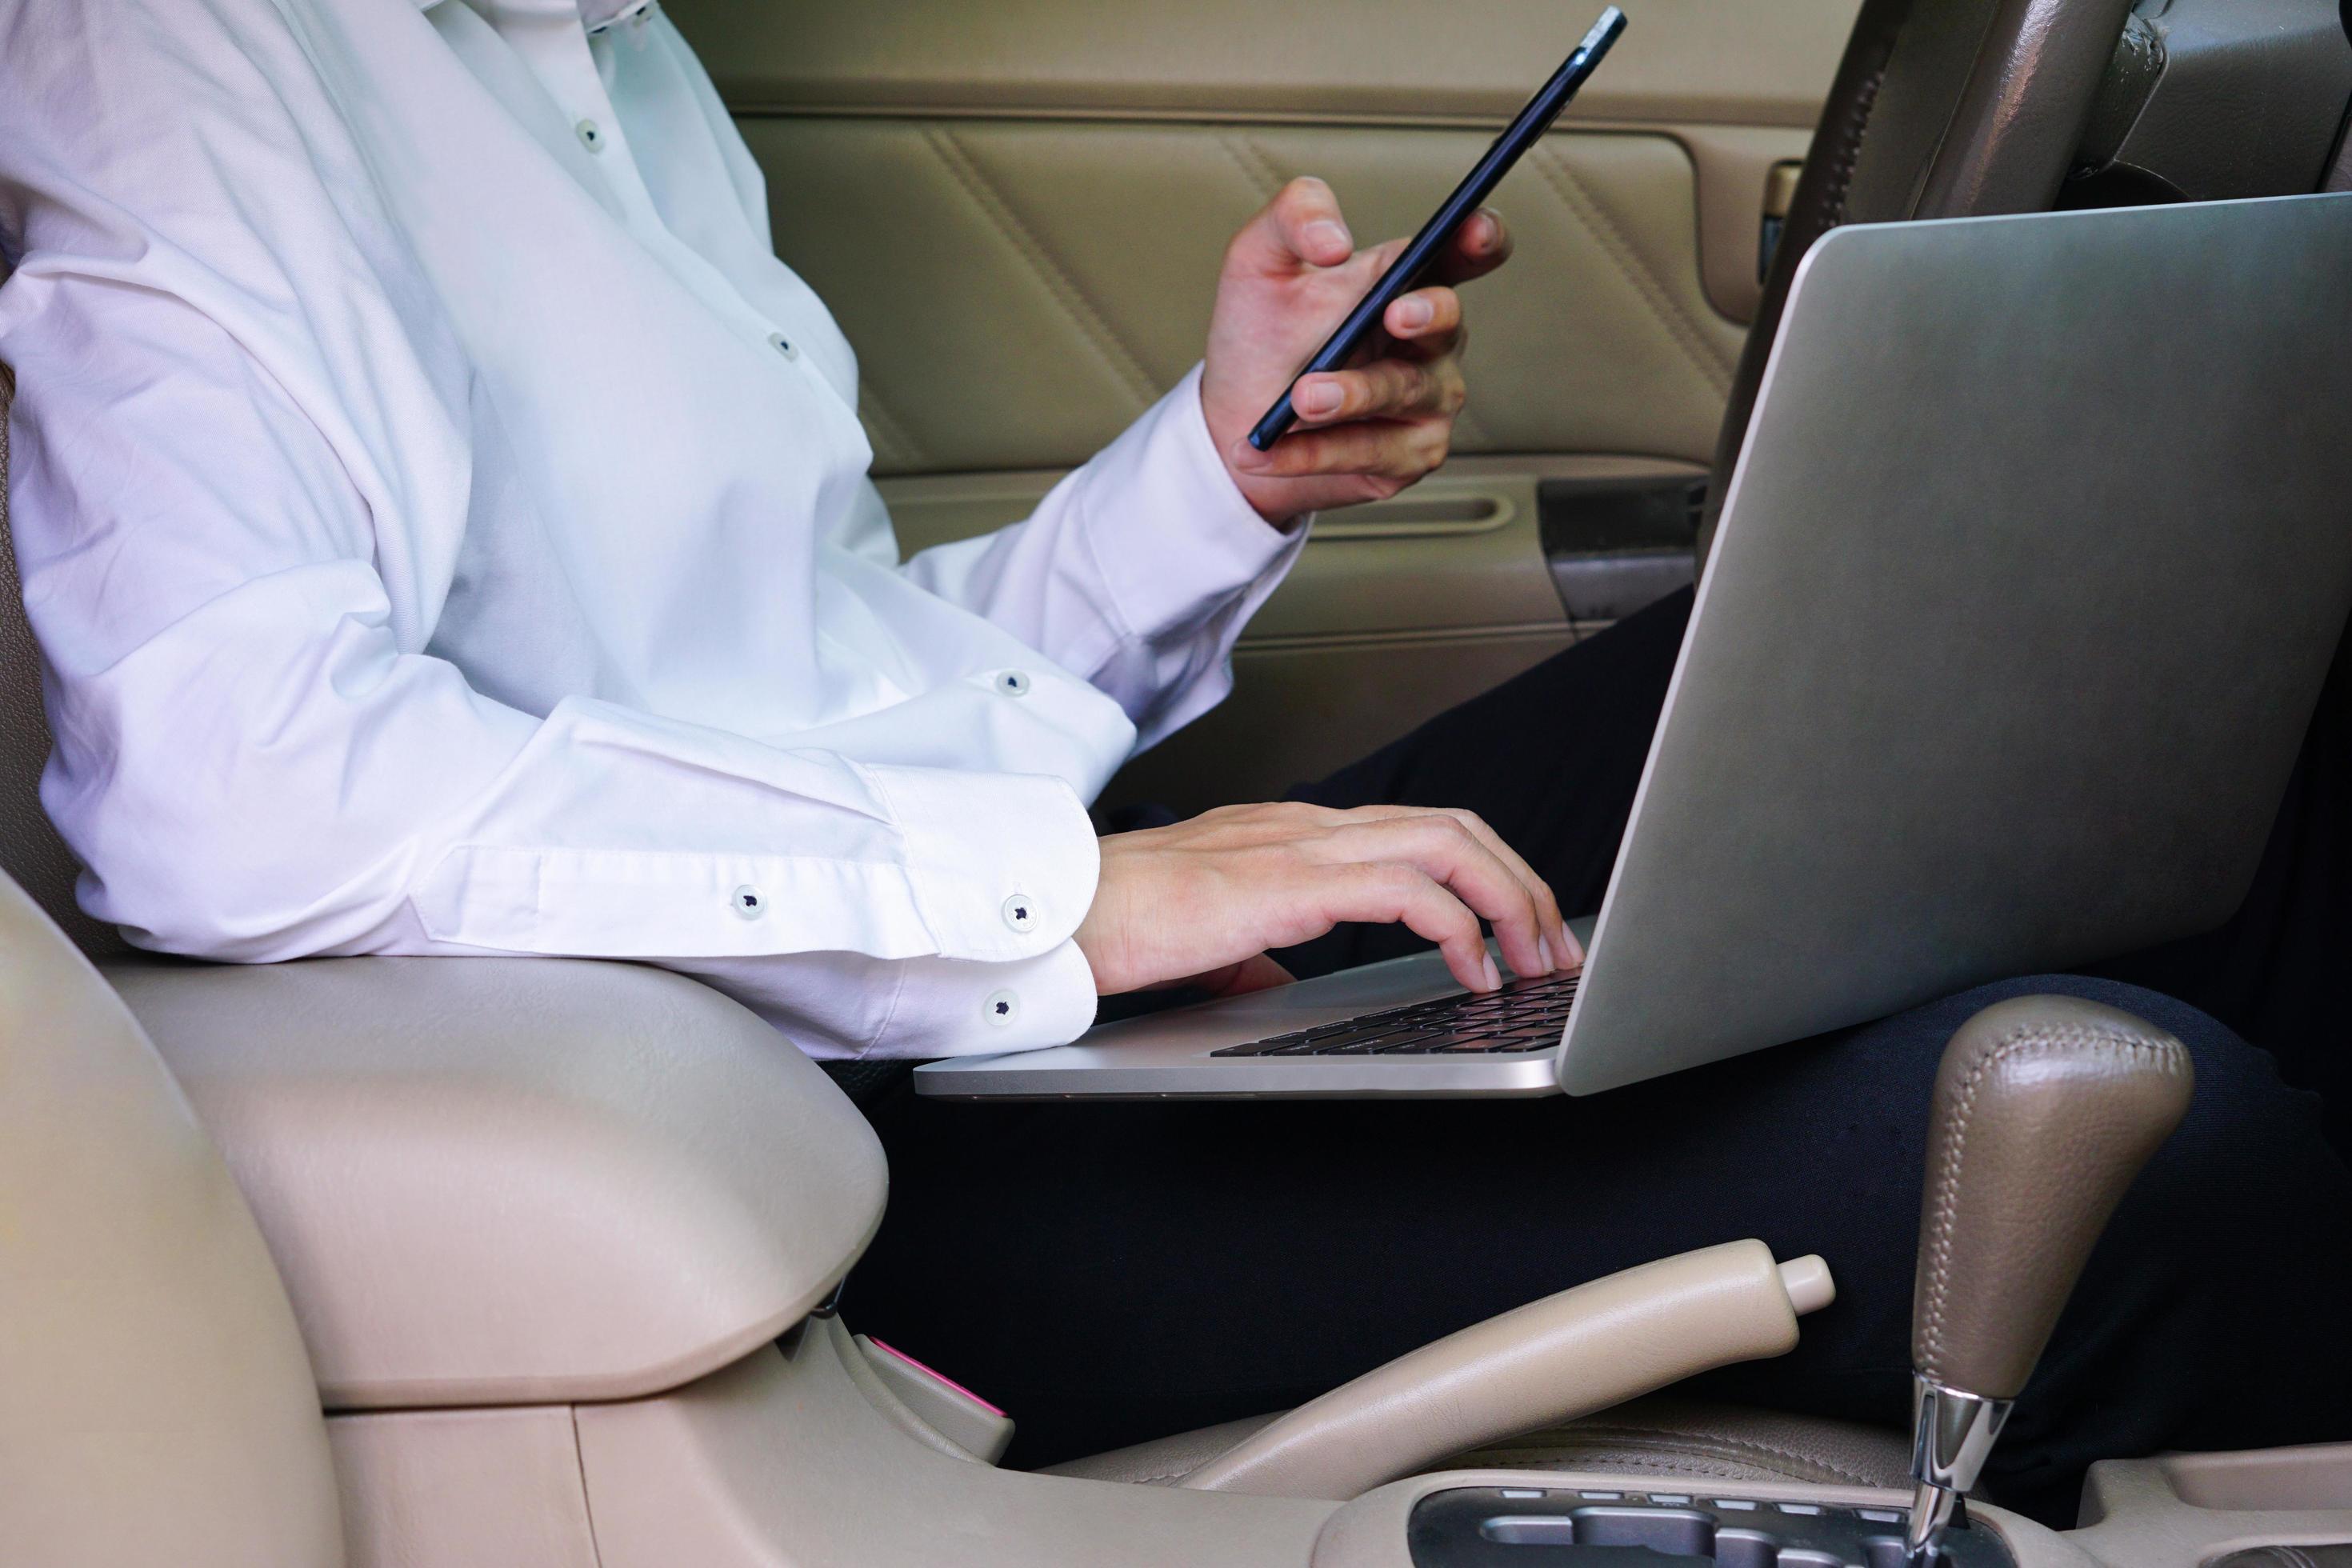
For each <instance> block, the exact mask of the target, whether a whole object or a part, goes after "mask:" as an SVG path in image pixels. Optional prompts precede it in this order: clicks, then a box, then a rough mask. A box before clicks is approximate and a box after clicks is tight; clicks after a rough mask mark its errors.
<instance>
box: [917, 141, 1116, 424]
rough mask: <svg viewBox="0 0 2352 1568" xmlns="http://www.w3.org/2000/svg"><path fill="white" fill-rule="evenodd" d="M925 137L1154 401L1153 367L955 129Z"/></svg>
mask: <svg viewBox="0 0 2352 1568" xmlns="http://www.w3.org/2000/svg"><path fill="white" fill-rule="evenodd" d="M924 140H925V141H926V142H929V145H930V148H931V151H932V152H933V153H936V154H937V155H938V157H939V160H940V163H943V164H945V165H946V166H947V170H948V173H949V174H951V175H953V176H954V177H955V181H956V183H957V184H960V185H961V186H962V187H963V190H964V194H965V195H969V196H970V197H971V199H972V202H973V205H977V206H978V207H979V208H980V210H981V212H982V215H983V216H985V217H987V219H988V220H989V222H990V223H992V224H993V225H994V226H995V227H996V231H997V233H998V234H1000V235H1002V236H1003V237H1004V239H1005V240H1006V241H1008V242H1009V243H1010V244H1011V245H1012V246H1013V249H1014V250H1015V251H1016V252H1018V253H1019V254H1020V256H1021V257H1022V258H1023V259H1024V260H1025V261H1027V262H1028V263H1029V266H1030V268H1032V269H1033V270H1034V272H1035V273H1036V274H1037V277H1038V280H1039V281H1041V282H1043V283H1044V284H1045V289H1046V292H1047V293H1048V294H1050V295H1052V296H1053V299H1054V301H1055V303H1056V304H1058V305H1060V306H1061V308H1062V310H1063V313H1064V314H1066V315H1067V316H1068V317H1069V318H1070V321H1071V323H1072V324H1073V325H1075V326H1076V328H1077V329H1078V335H1079V336H1080V338H1082V339H1083V340H1084V341H1085V342H1086V343H1087V346H1088V347H1090V348H1092V349H1093V350H1094V351H1095V353H1096V354H1097V356H1098V357H1099V358H1100V359H1101V360H1102V362H1103V363H1104V364H1105V365H1106V366H1108V368H1109V370H1110V371H1111V373H1112V374H1114V375H1116V376H1118V378H1119V379H1120V380H1122V381H1124V382H1125V383H1126V384H1127V385H1128V389H1129V391H1131V392H1133V393H1134V394H1135V395H1137V397H1138V398H1139V401H1140V406H1141V407H1149V406H1150V405H1151V402H1152V399H1154V398H1155V397H1157V396H1158V395H1159V390H1158V384H1157V383H1156V382H1155V381H1154V380H1153V378H1152V375H1151V373H1150V371H1148V370H1146V369H1145V368H1144V365H1143V362H1142V360H1141V359H1140V358H1139V357H1138V356H1137V354H1136V353H1135V351H1134V350H1133V349H1131V348H1129V346H1128V345H1127V344H1126V343H1125V342H1121V341H1120V339H1119V337H1118V332H1117V331H1114V330H1113V329H1112V327H1111V325H1110V323H1109V322H1108V321H1107V320H1106V319H1105V318H1104V316H1103V314H1102V311H1101V310H1100V309H1099V308H1097V305H1096V304H1095V302H1094V300H1093V299H1092V298H1091V297H1089V296H1088V295H1087V291H1086V290H1085V289H1081V288H1080V287H1079V286H1078V285H1077V283H1076V280H1075V279H1072V278H1071V276H1070V275H1069V273H1068V271H1067V270H1066V269H1065V268H1063V266H1062V264H1061V263H1060V262H1059V261H1058V260H1056V259H1055V256H1054V254H1053V252H1052V251H1050V250H1049V249H1047V248H1046V247H1045V243H1044V242H1043V241H1041V240H1040V239H1039V238H1038V237H1037V236H1036V234H1035V232H1034V230H1032V229H1031V228H1030V227H1029V226H1028V225H1027V224H1025V223H1024V222H1022V221H1021V216H1020V215H1019V214H1018V213H1016V212H1014V211H1013V207H1012V205H1011V204H1010V203H1008V202H1007V201H1006V200H1005V199H1004V195H1003V192H1001V191H999V190H998V189H997V188H996V186H995V185H994V184H992V183H991V182H990V180H989V178H988V176H987V175H986V174H984V173H982V170H981V168H980V166H979V164H978V163H974V162H973V161H972V158H971V153H969V152H967V151H966V150H965V148H964V145H963V143H962V142H960V141H958V140H957V138H956V135H955V132H952V131H949V130H947V129H945V128H943V127H933V128H932V129H930V130H929V131H927V132H924ZM1139 411H1140V410H1139Z"/></svg>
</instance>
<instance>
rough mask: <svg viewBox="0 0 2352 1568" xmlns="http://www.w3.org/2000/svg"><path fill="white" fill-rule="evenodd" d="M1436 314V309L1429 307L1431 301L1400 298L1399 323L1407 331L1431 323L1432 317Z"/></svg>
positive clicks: (1398, 307) (1398, 308) (1398, 305)
mask: <svg viewBox="0 0 2352 1568" xmlns="http://www.w3.org/2000/svg"><path fill="white" fill-rule="evenodd" d="M1436 314H1437V312H1436V311H1434V310H1431V309H1430V308H1429V301H1428V300H1400V301H1399V302H1398V304H1397V325H1398V326H1400V327H1402V328H1404V329H1405V331H1413V330H1414V329H1415V328H1419V327H1425V326H1427V325H1429V322H1430V319H1431V318H1432V317H1433V316H1435V315H1436Z"/></svg>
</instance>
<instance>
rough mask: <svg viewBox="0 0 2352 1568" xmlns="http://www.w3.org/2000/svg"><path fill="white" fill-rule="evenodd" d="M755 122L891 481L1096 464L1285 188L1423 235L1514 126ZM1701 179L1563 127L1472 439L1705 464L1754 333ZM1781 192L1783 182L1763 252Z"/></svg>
mask: <svg viewBox="0 0 2352 1568" xmlns="http://www.w3.org/2000/svg"><path fill="white" fill-rule="evenodd" d="M827 30H831V27H830V25H828V28H827ZM1636 31H1638V28H1637V29H1636ZM1630 36H1631V35H1629V37H1630ZM742 130H743V132H744V136H745V138H746V140H747V141H748V142H750V144H751V150H752V152H753V153H756V154H757V155H758V157H759V159H760V163H761V166H762V167H763V168H764V169H765V171H766V173H767V176H768V194H769V202H770V206H771V209H772V213H773V215H774V220H773V221H774V228H775V235H776V248H777V250H778V252H779V253H780V254H781V255H782V257H783V258H784V259H785V260H787V261H789V262H790V263H792V265H793V268H795V269H797V270H798V271H799V272H800V273H801V274H802V275H803V277H804V278H806V279H808V281H809V282H810V284H811V285H813V286H814V288H815V289H816V290H817V292H818V293H819V294H820V295H822V296H823V297H824V300H825V301H826V302H827V303H828V304H829V305H830V306H831V307H832V309H833V311H834V313H835V316H837V317H838V318H839V319H840V321H841V324H842V327H843V329H844V330H845V331H846V332H847V333H848V334H849V341H850V342H853V343H855V344H856V346H857V353H858V363H859V366H860V386H861V392H860V412H861V413H862V414H863V416H865V420H866V429H867V431H868V434H869V435H870V436H871V437H872V438H873V442H874V447H875V458H876V467H877V471H878V472H881V473H885V474H890V473H907V472H941V471H957V470H980V469H1001V468H1049V467H1054V468H1059V467H1067V466H1070V465H1073V464H1076V463H1079V462H1083V461H1084V460H1085V459H1086V458H1087V457H1089V456H1090V455H1092V454H1093V453H1094V452H1095V451H1097V449H1099V448H1100V447H1102V446H1103V445H1105V444H1106V443H1108V441H1110V440H1111V439H1112V438H1113V437H1116V436H1118V433H1119V431H1120V430H1122V429H1123V428H1125V427H1126V426H1127V425H1128V424H1129V422H1130V421H1131V420H1132V419H1134V417H1135V416H1137V415H1138V414H1139V413H1140V412H1142V410H1143V409H1144V408H1146V407H1148V406H1150V404H1151V403H1152V401H1153V400H1155V399H1156V398H1158V397H1159V396H1160V394H1161V393H1163V392H1164V391H1166V390H1167V389H1168V387H1170V386H1171V385H1172V384H1174V383H1175V382H1176V381H1177V379H1178V378H1179V377H1181V375H1182V374H1184V372H1185V371H1186V370H1187V369H1188V368H1189V367H1190V366H1191V365H1192V363H1193V361H1195V360H1196V359H1198V358H1199V357H1200V353H1201V343H1202V338H1203V335H1204V332H1205V329H1206V326H1207V322H1208V316H1209V305H1210V301H1211V298H1212V295H1213V290H1214V288H1215V283H1216V278H1217V268H1218V261H1219V258H1220V256H1221V254H1222V252H1223V247H1224V245H1225V242H1226V240H1227V238H1228V237H1230V236H1231V235H1232V234H1233V233H1234V230H1235V229H1236V228H1238V227H1239V226H1241V224H1242V223H1243V222H1244V220H1245V219H1246V218H1247V217H1248V216H1250V214H1251V213H1253V212H1254V211H1255V210H1256V209H1257V208H1258V207H1259V206H1261V205H1264V203H1265V201H1266V200H1267V198H1268V197H1270V196H1271V195H1273V194H1274V193H1275V192H1276V191H1277V190H1279V189H1280V188H1281V186H1282V184H1283V183H1284V182H1285V181H1286V180H1288V179H1289V178H1291V177H1292V176H1294V175H1297V174H1309V173H1311V174H1319V175H1321V176H1322V177H1324V178H1326V179H1328V180H1329V181H1330V182H1331V184H1332V185H1333V187H1334V188H1335V189H1336V190H1337V191H1338V193H1339V198H1340V200H1341V201H1342V203H1344V204H1345V205H1346V209H1347V212H1348V215H1349V221H1350V223H1351V224H1352V225H1353V226H1354V228H1355V230H1356V232H1357V234H1358V235H1359V236H1360V237H1362V238H1363V239H1365V240H1366V241H1370V240H1371V239H1373V238H1377V237H1381V236H1383V235H1390V234H1409V233H1411V232H1412V230H1413V228H1414V227H1416V226H1418V225H1419V224H1420V223H1421V221H1422V220H1423V218H1424V217H1426V216H1428V214H1429V210H1430V208H1431V207H1433V206H1434V205H1436V203H1437V201H1438V200H1439V199H1440V198H1441V197H1443V196H1444V194H1445V193H1446V191H1447V190H1449V189H1450V188H1452V186H1453V184H1454V182H1455V181H1456V180H1458V179H1459V178H1460V177H1461V174H1462V171H1463V170H1464V169H1465V168H1467V167H1469V165H1470V164H1471V163H1472V162H1474V161H1475V158H1476V157H1477V154H1478V153H1479V152H1480V150H1482V149H1483V148H1484V147H1485V146H1486V142H1488V141H1489V140H1490V139H1491V135H1492V132H1489V131H1485V130H1472V131H1464V130H1447V129H1442V128H1427V127H1393V126H1391V127H1385V128H1376V129H1370V128H1361V127H1346V128H1333V127H1324V126H1293V125H1284V124H1279V123H1271V122H1265V121H1257V122H1250V123H1236V124H1220V125H1171V124H1121V123H1103V122H1081V123H1066V122H1061V121H956V120H947V119H929V120H911V121H910V120H900V119H887V120H884V119H828V118H817V117H805V116H792V117H782V118H765V117H752V118H746V119H745V120H744V121H742ZM1782 151H1783V153H1785V154H1786V155H1790V156H1793V155H1796V154H1797V153H1801V151H1802V142H1801V138H1797V139H1793V140H1784V142H1783V144H1782ZM1145 192H1148V196H1145V195H1143V193H1145ZM1759 195H1760V178H1759V190H1758V192H1756V193H1751V195H1750V196H1749V198H1748V201H1747V203H1746V204H1745V205H1746V208H1747V210H1748V224H1749V244H1750V245H1751V246H1752V244H1753V226H1754V224H1755V222H1756V221H1757V220H1756V216H1755V210H1754V209H1755V207H1756V205H1757V197H1758V196H1759ZM1139 197H1141V198H1142V199H1139ZM1497 205H1500V206H1501V207H1502V208H1503V209H1504V210H1505V211H1506V212H1507V214H1508V216H1509V219H1510V222H1511V225H1512V226H1513V229H1514V230H1515V232H1516V234H1517V237H1518V244H1519V250H1520V257H1521V260H1520V262H1519V263H1518V264H1516V265H1514V266H1512V267H1509V268H1505V269H1504V270H1503V271H1501V272H1500V273H1497V274H1496V275H1495V276H1494V277H1492V278H1490V279H1483V280H1481V281H1480V282H1478V283H1477V284H1475V285H1474V294H1475V298H1474V300H1473V301H1472V310H1473V318H1474V325H1473V328H1472V331H1473V337H1474V341H1475V342H1476V344H1477V345H1478V347H1477V349H1476V350H1475V351H1474V352H1475V354H1476V364H1477V372H1476V376H1475V388H1474V395H1473V398H1472V402H1471V405H1470V407H1469V409H1468V411H1467V414H1466V416H1465V419H1464V422H1463V425H1462V427H1461V431H1460V436H1459V440H1458V443H1457V444H1458V447H1459V449H1460V450H1462V451H1464V452H1482V451H1499V452H1622V453H1645V454H1651V455H1655V456H1664V457H1678V458H1686V459H1691V460H1696V461H1705V460H1706V457H1707V455H1708V454H1709V453H1710V452H1711V451H1713V449H1714V446H1715V437H1716V429H1717V424H1718V422H1719V420H1720V417H1721V413H1722V408H1723V400H1724V395H1725V394H1726V392H1727V389H1728V388H1729V386H1730V384H1731V376H1732V370H1733V366H1734V365H1735V363H1737V361H1738V355H1739V349H1740V343H1741V341H1742V337H1743V335H1744V334H1743V331H1742V329H1741V328H1740V327H1739V326H1738V324H1737V323H1736V322H1733V321H1728V320H1727V319H1726V318H1725V317H1724V316H1723V315H1721V314H1720V313H1719V312H1718V311H1717V310H1716V308H1715V307H1714V305H1713V304H1712V303H1710V301H1709V300H1708V299H1707V297H1706V292H1705V290H1704V289H1702V287H1701V284H1700V258H1699V254H1698V233H1699V231H1698V226H1697V223H1696V210H1697V205H1698V194H1697V189H1696V171H1695V165H1694V163H1693V161H1692V157H1691V153H1689V151H1688V150H1687V149H1686V148H1685V146H1684V145H1683V144H1682V143H1681V142H1677V141H1676V140H1675V139H1674V138H1672V137H1670V136H1665V135H1656V134H1642V135H1633V134H1616V135H1601V134H1593V133H1581V134H1579V133H1568V132H1563V133H1559V134H1555V135H1552V136H1549V137H1547V138H1546V139H1545V141H1544V142H1543V144H1542V145H1541V146H1540V147H1539V148H1538V149H1537V150H1536V151H1535V152H1534V153H1530V154H1529V156H1528V160H1527V162H1526V163H1523V164H1522V165H1521V166H1520V168H1519V169H1518V170H1517V172H1516V173H1515V174H1513V176H1512V178H1511V180H1510V183H1509V184H1507V186H1506V187H1505V188H1504V190H1503V192H1502V194H1501V195H1500V196H1499V197H1498V198H1497ZM1748 264H1749V266H1750V267H1751V268H1752V267H1753V265H1754V257H1753V252H1752V250H1751V251H1749V253H1748Z"/></svg>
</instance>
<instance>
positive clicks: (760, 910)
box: [727, 884, 768, 921]
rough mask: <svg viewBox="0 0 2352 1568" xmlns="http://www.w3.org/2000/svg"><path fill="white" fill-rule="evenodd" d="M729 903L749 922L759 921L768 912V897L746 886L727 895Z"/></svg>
mask: <svg viewBox="0 0 2352 1568" xmlns="http://www.w3.org/2000/svg"><path fill="white" fill-rule="evenodd" d="M727 902H728V904H729V905H730V907H731V908H732V909H733V910H734V911H735V912H736V913H737V914H738V915H740V916H741V917H742V918H743V919H745V920H747V921H755V920H758V919H759V918H760V917H761V915H764V914H766V913H767V912H768V895H767V894H765V893H763V892H761V891H760V889H757V888H754V887H751V886H750V885H749V884H746V885H745V886H743V887H740V888H738V889H735V890H734V891H733V892H731V893H730V894H728V895H727Z"/></svg>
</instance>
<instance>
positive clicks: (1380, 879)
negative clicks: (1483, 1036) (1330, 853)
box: [1315, 861, 1502, 991]
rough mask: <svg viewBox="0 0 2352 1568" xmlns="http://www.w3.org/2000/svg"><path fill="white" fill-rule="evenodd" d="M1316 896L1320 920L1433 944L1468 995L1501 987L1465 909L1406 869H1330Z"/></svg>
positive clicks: (1389, 864)
mask: <svg viewBox="0 0 2352 1568" xmlns="http://www.w3.org/2000/svg"><path fill="white" fill-rule="evenodd" d="M1315 891H1316V893H1317V895H1318V904H1319V906H1320V910H1321V913H1322V915H1323V917H1324V918H1326V919H1328V920H1329V921H1333V922H1335V923H1336V922H1338V921H1367V922H1370V923H1372V924H1376V925H1402V926H1403V927H1404V928H1405V929H1406V930H1408V931H1412V933H1413V934H1414V935H1416V936H1421V937H1425V938H1427V939H1428V940H1429V941H1431V942H1435V943H1436V944H1437V950H1438V951H1439V952H1442V953H1444V955H1445V967H1446V969H1447V971H1448V972H1449V973H1452V974H1453V976H1454V979H1456V980H1458V981H1460V982H1461V983H1462V984H1464V985H1465V986H1466V987H1468V988H1469V989H1470V990H1473V991H1492V990H1494V989H1495V988H1496V986H1497V985H1499V984H1501V983H1502V982H1501V976H1500V975H1498V974H1497V973H1496V971H1495V961H1494V960H1493V959H1492V958H1490V957H1488V956H1487V953H1486V939H1485V938H1484V937H1483V936H1481V935H1480V934H1479V931H1478V917H1477V916H1476V915H1475V914H1473V913H1471V912H1470V906H1469V905H1467V904H1465V903H1464V902H1463V901H1462V900H1460V899H1457V898H1455V897H1454V895H1453V894H1452V893H1450V892H1448V891H1446V890H1445V889H1444V888H1443V887H1441V886H1439V885H1438V884H1437V882H1436V881H1435V880H1433V879H1431V878H1429V877H1426V876H1423V874H1422V873H1421V872H1419V871H1417V870H1415V869H1413V868H1412V867H1411V866H1406V865H1401V864H1399V863H1397V862H1395V861H1384V862H1375V863H1370V864H1358V865H1343V866H1334V867H1332V868H1330V869H1329V872H1328V875H1327V876H1325V877H1324V878H1322V879H1320V880H1319V883H1318V886H1317V888H1316V889H1315Z"/></svg>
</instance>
